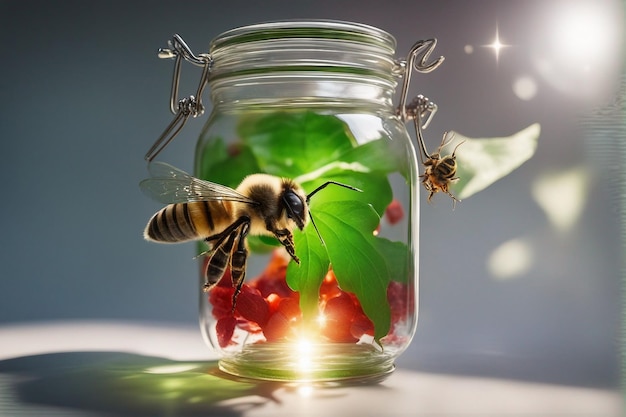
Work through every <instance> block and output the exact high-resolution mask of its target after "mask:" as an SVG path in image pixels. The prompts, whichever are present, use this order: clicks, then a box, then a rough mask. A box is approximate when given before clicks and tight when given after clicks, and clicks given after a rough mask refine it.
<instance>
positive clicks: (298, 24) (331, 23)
mask: <svg viewBox="0 0 626 417" xmlns="http://www.w3.org/2000/svg"><path fill="white" fill-rule="evenodd" d="M295 38H303V39H335V40H339V41H341V40H343V41H350V42H357V43H363V44H367V45H373V46H377V47H381V48H385V49H387V50H388V52H389V53H390V54H393V53H395V49H396V39H395V38H394V37H393V36H392V35H391V34H390V33H388V32H386V31H384V30H382V29H379V28H376V27H374V26H370V25H366V24H363V23H355V22H348V21H342V20H327V19H307V20H279V21H272V22H264V23H257V24H252V25H248V26H242V27H238V28H234V29H230V30H228V31H226V32H223V33H221V34H220V35H218V36H217V37H215V38H214V39H213V40H212V41H211V44H210V51H212V52H214V51H215V50H216V49H220V48H223V47H227V46H230V45H236V44H243V43H248V42H256V41H267V40H271V39H295Z"/></svg>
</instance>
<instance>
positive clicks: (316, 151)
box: [239, 112, 354, 178]
mask: <svg viewBox="0 0 626 417" xmlns="http://www.w3.org/2000/svg"><path fill="white" fill-rule="evenodd" d="M239 135H240V136H241V138H242V140H243V142H244V143H246V144H247V145H248V146H250V147H251V148H252V149H253V152H254V155H255V156H256V158H257V161H258V163H259V166H260V168H261V169H262V170H263V172H266V173H268V174H272V175H278V176H284V177H289V178H294V177H297V176H299V175H302V174H304V173H306V172H311V171H314V170H315V169H317V168H319V167H321V166H323V165H325V164H327V163H330V162H333V161H336V160H338V158H339V157H340V155H342V154H343V153H344V152H346V151H348V150H350V149H351V148H352V147H353V145H354V138H352V136H351V134H350V133H349V130H347V127H346V125H345V124H344V123H343V122H342V121H341V120H339V119H338V118H336V117H333V116H325V115H319V114H316V113H313V112H285V113H272V114H270V115H263V116H250V117H249V118H247V119H246V120H245V122H244V123H241V124H240V128H239Z"/></svg>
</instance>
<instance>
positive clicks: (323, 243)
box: [309, 210, 326, 246]
mask: <svg viewBox="0 0 626 417" xmlns="http://www.w3.org/2000/svg"><path fill="white" fill-rule="evenodd" d="M309 218H310V219H311V224H312V225H313V228H314V229H315V232H316V233H317V237H319V238H320V242H322V246H326V242H324V238H323V237H322V235H321V234H320V231H319V229H318V228H317V225H316V224H315V220H313V215H312V214H311V210H309Z"/></svg>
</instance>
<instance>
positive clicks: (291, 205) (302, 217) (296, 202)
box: [281, 187, 308, 230]
mask: <svg viewBox="0 0 626 417" xmlns="http://www.w3.org/2000/svg"><path fill="white" fill-rule="evenodd" d="M281 201H282V203H283V205H284V207H285V212H286V213H287V218H289V219H291V220H293V221H294V222H295V223H296V226H298V229H300V230H302V229H303V228H304V225H305V223H306V221H307V214H308V212H307V210H306V202H305V201H304V199H303V198H302V197H301V196H300V195H298V193H296V191H295V190H294V188H292V187H286V188H285V191H283V193H282V195H281Z"/></svg>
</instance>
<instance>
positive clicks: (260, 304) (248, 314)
mask: <svg viewBox="0 0 626 417" xmlns="http://www.w3.org/2000/svg"><path fill="white" fill-rule="evenodd" d="M235 310H236V312H237V313H239V314H240V315H241V317H243V318H244V319H246V320H250V321H253V322H255V323H257V324H259V325H260V326H263V325H264V324H265V323H266V322H267V319H268V318H269V314H270V308H269V304H268V302H267V301H265V299H264V298H263V297H261V296H260V295H259V294H257V293H256V292H253V291H250V290H246V291H241V292H240V293H239V295H238V296H237V307H236V309H235Z"/></svg>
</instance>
